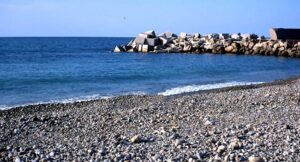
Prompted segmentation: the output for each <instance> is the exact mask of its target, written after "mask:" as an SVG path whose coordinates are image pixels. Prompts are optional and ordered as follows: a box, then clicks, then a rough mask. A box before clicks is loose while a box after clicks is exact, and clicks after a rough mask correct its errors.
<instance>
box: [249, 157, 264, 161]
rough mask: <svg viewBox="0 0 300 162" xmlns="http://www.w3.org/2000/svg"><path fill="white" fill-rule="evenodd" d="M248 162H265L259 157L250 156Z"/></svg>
mask: <svg viewBox="0 0 300 162" xmlns="http://www.w3.org/2000/svg"><path fill="white" fill-rule="evenodd" d="M248 160H249V162H265V160H264V159H263V158H261V157H254V156H251V157H249V159H248Z"/></svg>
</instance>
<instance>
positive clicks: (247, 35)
mask: <svg viewBox="0 0 300 162" xmlns="http://www.w3.org/2000/svg"><path fill="white" fill-rule="evenodd" d="M241 37H242V39H243V40H246V39H251V35H250V34H242V35H241Z"/></svg>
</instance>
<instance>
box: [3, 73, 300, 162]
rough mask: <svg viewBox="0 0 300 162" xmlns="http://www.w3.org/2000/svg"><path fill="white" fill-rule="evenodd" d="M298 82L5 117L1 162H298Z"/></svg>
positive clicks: (40, 108) (24, 110)
mask: <svg viewBox="0 0 300 162" xmlns="http://www.w3.org/2000/svg"><path fill="white" fill-rule="evenodd" d="M299 98H300V78H299V77H296V78H290V79H286V80H278V81H274V82H271V83H263V84H258V85H248V86H237V87H228V88H221V89H213V90H206V91H200V92H192V93H185V94H178V95H173V96H159V95H153V96H150V95H143V96H135V95H131V96H119V97H114V98H111V99H100V100H93V101H83V102H75V103H65V104H62V103H60V104H59V103H58V104H42V105H31V106H25V107H19V108H13V109H9V110H4V111H0V126H1V127H0V132H1V133H0V157H1V158H2V159H0V160H3V161H12V160H16V159H17V160H18V159H20V160H24V159H39V160H45V161H47V160H48V161H49V160H67V161H69V160H78V161H87V160H95V161H97V160H99V161H105V160H114V161H119V160H133V161H135V160H136V161H140V160H143V161H151V160H153V161H159V160H169V161H176V160H177V161H180V160H183V161H187V160H189V161H197V160H200V161H201V160H202V161H210V160H214V161H230V160H241V161H247V160H249V161H250V160H251V159H253V157H256V159H260V160H264V161H273V160H279V161H280V160H283V161H296V160H298V159H299V158H300V150H299V149H298V148H299V147H297V146H299V144H300V137H299V135H300V133H299V132H300V127H299V124H300V120H299V118H300V109H299Z"/></svg>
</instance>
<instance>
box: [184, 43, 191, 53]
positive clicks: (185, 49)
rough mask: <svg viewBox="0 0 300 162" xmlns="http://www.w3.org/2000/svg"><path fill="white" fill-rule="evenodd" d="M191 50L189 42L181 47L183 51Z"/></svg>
mask: <svg viewBox="0 0 300 162" xmlns="http://www.w3.org/2000/svg"><path fill="white" fill-rule="evenodd" d="M191 50H192V45H190V44H185V45H184V47H183V52H191Z"/></svg>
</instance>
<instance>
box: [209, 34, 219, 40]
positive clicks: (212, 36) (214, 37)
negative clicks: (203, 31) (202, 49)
mask: <svg viewBox="0 0 300 162" xmlns="http://www.w3.org/2000/svg"><path fill="white" fill-rule="evenodd" d="M207 37H208V39H219V34H216V33H212V34H208V35H207Z"/></svg>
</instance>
